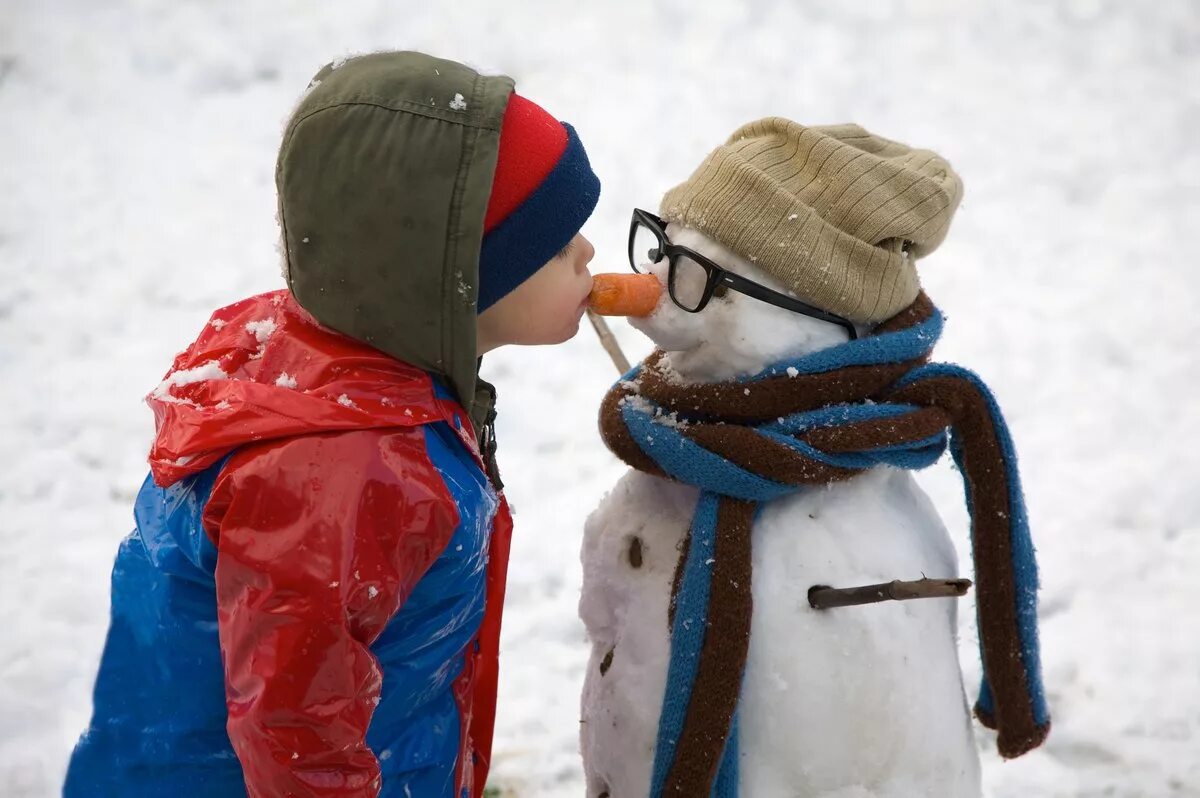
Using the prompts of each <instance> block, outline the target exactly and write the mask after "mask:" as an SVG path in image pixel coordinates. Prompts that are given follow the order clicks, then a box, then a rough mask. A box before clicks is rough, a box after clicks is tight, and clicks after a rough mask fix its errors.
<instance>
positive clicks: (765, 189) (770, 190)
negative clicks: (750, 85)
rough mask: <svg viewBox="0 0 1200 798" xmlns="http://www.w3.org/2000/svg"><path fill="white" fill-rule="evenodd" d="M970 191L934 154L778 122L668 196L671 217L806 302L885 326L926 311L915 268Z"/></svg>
mask: <svg viewBox="0 0 1200 798" xmlns="http://www.w3.org/2000/svg"><path fill="white" fill-rule="evenodd" d="M962 191H963V187H962V181H961V180H960V179H959V177H958V175H957V174H955V172H954V170H953V169H951V168H950V164H948V163H947V162H946V161H945V160H943V159H942V158H941V157H939V156H938V155H937V154H936V153H933V152H930V151H929V150H915V149H912V148H911V147H908V146H906V145H904V144H900V143H899V142H895V141H891V140H889V139H885V138H883V137H881V136H876V135H874V134H873V133H868V132H867V131H866V130H864V129H863V128H861V127H859V126H858V125H853V124H847V125H825V126H820V127H806V126H804V125H800V124H797V123H795V122H792V121H789V120H787V119H781V118H779V117H768V118H766V119H760V120H758V121H756V122H751V123H749V124H747V125H743V126H742V127H740V128H738V130H736V131H735V132H734V134H733V135H732V136H730V137H729V140H728V141H726V142H725V144H724V145H723V146H720V147H718V148H717V149H715V150H713V152H712V153H711V154H710V155H709V156H708V157H707V158H706V159H705V160H704V163H702V164H700V168H698V169H697V170H696V171H695V172H694V173H693V174H692V176H691V177H690V178H688V179H687V180H686V181H685V182H683V183H681V184H680V185H678V186H676V187H675V188H673V189H671V190H670V191H668V192H667V193H666V195H665V196H664V197H663V201H662V206H661V209H660V215H661V216H662V217H663V218H664V219H666V220H668V221H674V222H680V223H682V224H684V225H686V226H688V227H692V228H695V229H697V230H700V231H701V232H703V233H705V234H706V235H709V236H711V237H712V238H714V239H716V240H717V241H719V242H720V243H721V244H724V245H725V246H726V247H728V248H730V249H731V250H733V251H734V252H737V253H738V254H739V255H742V256H743V257H745V258H748V259H749V260H750V261H752V262H753V263H755V264H756V265H757V266H759V267H760V268H762V269H763V270H764V271H766V272H768V273H769V274H771V275H773V276H774V277H776V278H778V279H779V280H780V281H782V282H783V284H784V285H786V286H787V287H788V288H790V289H792V290H794V291H795V292H796V294H797V296H799V297H800V298H801V299H803V300H805V301H806V302H809V303H810V304H813V305H815V306H817V307H819V308H822V309H824V310H827V311H829V312H831V313H836V314H838V315H840V316H844V317H846V318H849V319H851V320H853V321H857V322H861V323H873V322H880V321H884V320H886V319H888V318H891V317H892V316H893V315H895V314H896V313H897V312H899V311H900V310H902V309H904V308H905V307H907V306H908V305H909V304H911V303H912V301H913V300H914V299H916V297H917V292H918V291H919V290H920V283H919V281H918V279H917V270H916V267H915V264H914V260H915V259H916V258H920V257H924V256H925V255H928V254H929V253H930V252H933V251H934V250H935V249H937V246H938V245H939V244H940V243H941V242H942V239H944V238H945V237H946V231H947V230H948V228H949V227H950V219H951V217H952V216H953V215H954V211H955V209H956V208H957V207H958V202H959V200H960V199H961V198H962ZM905 242H909V243H908V245H907V246H905ZM906 250H907V251H906Z"/></svg>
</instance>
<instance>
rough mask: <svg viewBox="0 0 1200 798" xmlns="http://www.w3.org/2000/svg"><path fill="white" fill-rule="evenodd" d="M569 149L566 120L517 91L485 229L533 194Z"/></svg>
mask: <svg viewBox="0 0 1200 798" xmlns="http://www.w3.org/2000/svg"><path fill="white" fill-rule="evenodd" d="M566 149H567V131H566V128H564V127H563V126H562V123H561V122H559V121H558V120H557V119H555V118H554V117H553V116H551V115H550V114H548V113H547V112H546V111H545V110H544V109H543V108H542V107H541V106H540V105H538V104H537V103H534V102H530V101H529V100H527V99H525V98H524V97H522V96H521V95H519V94H517V93H516V92H514V93H513V94H512V96H510V97H509V99H508V106H507V107H506V108H505V109H504V121H503V122H502V123H501V127H500V152H499V155H498V156H497V158H496V173H495V176H494V177H493V178H492V194H491V197H490V198H489V199H488V206H487V213H486V214H484V217H483V231H484V233H490V232H491V231H492V230H493V229H495V227H496V225H498V224H500V223H501V222H503V221H504V220H505V219H506V218H508V215H509V214H511V213H512V212H513V211H515V210H516V209H517V208H518V207H520V205H521V203H523V202H524V201H525V200H526V199H528V198H529V195H530V194H532V193H533V192H534V190H535V189H536V188H537V187H538V186H539V185H541V183H542V181H543V180H545V179H546V176H547V175H549V174H550V172H551V170H553V169H554V166H555V165H556V164H557V163H558V161H559V159H560V158H561V157H562V154H563V152H564V151H565V150H566Z"/></svg>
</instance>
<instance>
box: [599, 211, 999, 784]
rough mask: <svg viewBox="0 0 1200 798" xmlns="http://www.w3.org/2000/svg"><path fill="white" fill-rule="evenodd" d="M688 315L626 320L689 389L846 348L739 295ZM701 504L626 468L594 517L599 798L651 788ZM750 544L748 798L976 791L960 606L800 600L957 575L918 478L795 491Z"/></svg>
mask: <svg viewBox="0 0 1200 798" xmlns="http://www.w3.org/2000/svg"><path fill="white" fill-rule="evenodd" d="M669 232H671V231H669ZM672 239H673V240H678V241H680V242H681V243H685V245H687V246H691V247H693V248H694V249H697V250H700V251H702V252H704V254H707V255H709V256H710V257H712V258H713V259H714V260H717V261H718V262H721V263H722V265H723V266H725V267H726V268H730V269H731V270H734V271H738V272H739V273H742V274H743V275H745V276H748V277H750V278H751V279H755V280H757V281H759V282H762V283H764V284H768V285H770V280H769V279H768V278H766V277H765V276H764V275H762V274H760V273H756V270H755V269H754V268H753V267H752V266H751V265H750V264H747V263H744V262H742V261H739V260H738V259H737V258H736V256H733V255H732V254H730V253H728V252H727V251H725V250H723V249H721V248H720V247H719V245H716V244H715V243H714V242H712V241H710V240H708V239H707V238H705V237H703V236H702V235H700V234H699V233H696V231H692V230H686V229H676V230H674V231H673V236H672ZM771 287H775V286H774V285H772V286H771ZM667 302H669V300H667ZM706 312H707V310H706ZM781 314H786V315H781ZM689 315H690V316H692V318H685V317H682V316H680V315H679V314H677V313H675V312H674V310H673V309H672V308H670V307H666V306H662V307H661V308H660V311H656V313H655V314H654V315H653V316H651V317H649V318H648V319H647V320H644V321H642V322H639V324H637V325H635V326H639V328H641V329H643V331H644V332H646V333H647V334H649V335H650V336H651V337H652V338H654V339H655V340H656V341H657V342H659V343H660V345H662V344H666V345H665V346H663V348H664V349H667V351H668V358H669V359H670V361H671V362H672V364H673V365H674V367H675V368H676V370H677V371H678V373H679V376H680V378H681V379H693V380H697V381H703V380H718V379H728V378H729V377H731V376H736V375H737V374H746V373H753V372H754V371H756V370H758V369H760V368H761V367H762V366H764V365H766V363H769V362H772V361H773V360H781V359H783V358H784V357H788V356H795V355H797V354H803V353H805V352H808V351H815V350H816V349H820V348H823V347H824V346H828V345H831V344H832V343H836V342H837V340H836V336H837V335H839V334H841V335H844V333H840V331H831V330H829V329H828V328H829V327H830V326H831V325H828V324H825V323H823V322H817V321H815V320H812V319H808V318H806V317H797V316H795V314H787V312H786V311H780V310H779V309H778V308H774V307H773V306H770V305H765V304H764V303H761V302H756V300H753V299H749V298H746V297H735V296H733V295H731V296H730V297H728V298H727V299H725V300H723V301H722V303H721V304H720V305H718V306H717V308H716V312H715V313H714V314H712V315H711V316H710V317H709V318H708V319H705V320H703V321H699V320H698V317H700V316H702V315H703V314H689ZM689 325H690V326H689ZM714 328H716V329H714ZM764 336H765V337H764ZM830 336H834V337H830ZM693 342H694V343H693ZM689 344H693V345H689ZM667 346H674V347H676V350H675V351H672V350H671V349H668V348H667ZM698 498H699V491H698V490H697V489H696V488H694V487H691V486H688V485H683V484H680V483H677V482H673V481H670V480H667V479H664V478H661V477H657V476H652V475H649V474H645V473H641V472H638V471H634V470H630V471H629V472H628V473H626V474H625V475H624V476H623V477H622V478H621V479H620V481H619V482H618V483H617V485H616V486H615V487H614V488H613V490H612V491H610V492H609V493H608V494H607V495H606V496H605V498H604V499H603V500H602V502H601V504H600V506H599V507H598V508H597V509H596V510H595V511H594V512H593V513H592V515H591V516H590V517H589V519H588V521H587V523H586V526H585V531H584V542H583V552H582V559H583V592H582V596H581V601H580V614H581V617H582V619H583V621H584V625H585V627H586V628H587V633H588V636H589V639H590V641H591V646H592V648H591V658H590V661H589V663H588V667H587V671H586V676H585V684H584V690H583V698H582V716H581V738H580V741H581V750H582V753H583V761H584V770H585V775H586V778H587V795H588V796H589V798H601V796H605V795H607V796H608V798H641V797H642V796H646V795H648V794H649V789H650V778H651V770H652V766H653V760H654V750H655V743H656V737H657V731H658V720H659V712H660V709H661V706H662V700H663V691H664V688H665V685H666V675H667V665H668V661H669V658H670V636H669V628H670V627H669V624H668V617H667V608H668V603H669V601H670V596H671V589H672V582H673V577H674V574H675V568H676V564H677V562H678V560H679V556H680V550H681V547H682V543H683V540H684V538H685V536H686V534H687V532H688V529H689V528H690V525H691V521H692V515H693V511H694V509H695V506H696V502H697V500H698ZM751 540H752V566H753V571H752V591H751V595H752V597H753V603H754V611H753V618H752V622H751V633H750V647H749V654H748V658H747V662H746V670H745V674H744V678H743V683H742V692H741V697H740V700H739V704H738V724H739V740H738V746H739V747H738V751H739V795H741V796H744V797H746V798H776V796H778V797H779V798H785V797H786V798H809V797H812V798H816V797H817V796H821V797H822V798H915V797H917V796H939V798H976V797H977V796H979V795H981V787H980V772H979V759H978V754H977V752H976V749H975V744H974V736H973V731H972V727H971V720H970V714H969V711H968V707H967V703H966V699H965V695H964V690H963V683H962V675H961V671H960V668H959V662H958V653H957V642H956V630H957V624H956V613H957V600H955V599H920V600H911V601H903V602H896V601H891V602H883V603H877V604H869V605H865V606H858V607H845V608H838V609H830V610H814V609H812V608H811V607H810V606H809V604H808V589H809V588H810V587H811V586H813V585H816V584H823V585H833V586H837V587H850V586H858V585H865V584H872V583H878V582H887V581H890V580H893V579H919V578H921V577H922V576H923V575H925V576H929V577H936V578H951V577H954V576H955V575H956V570H957V557H956V553H955V549H954V545H953V543H952V542H951V540H950V537H949V535H948V534H947V531H946V528H945V526H944V525H943V523H942V522H941V520H940V518H939V517H938V514H937V512H936V510H935V509H934V507H933V506H932V504H931V502H930V501H929V499H928V497H927V496H926V495H925V493H924V492H923V491H922V490H921V489H920V487H919V486H918V485H917V484H916V482H915V481H914V480H913V478H912V475H911V474H910V473H909V472H906V471H902V470H898V469H895V468H892V467H890V466H878V467H876V468H873V469H870V470H868V471H866V472H864V473H862V474H860V475H858V476H856V477H854V478H852V479H850V480H847V481H844V482H835V483H831V484H829V485H820V486H811V487H806V488H802V489H800V490H798V491H797V492H795V493H792V494H789V495H787V496H785V497H782V498H779V499H776V500H774V501H771V502H768V503H766V504H765V505H763V506H762V507H761V508H760V512H759V513H758V515H757V516H756V519H755V522H754V525H753V528H752V533H751ZM703 698H704V697H703V696H693V700H703ZM697 798H703V797H702V796H698V797H697Z"/></svg>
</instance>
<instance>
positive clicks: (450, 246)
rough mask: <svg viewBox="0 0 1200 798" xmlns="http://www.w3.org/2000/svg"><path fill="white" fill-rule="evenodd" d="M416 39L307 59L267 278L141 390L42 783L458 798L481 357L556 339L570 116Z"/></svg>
mask: <svg viewBox="0 0 1200 798" xmlns="http://www.w3.org/2000/svg"><path fill="white" fill-rule="evenodd" d="M512 90H513V83H512V81H511V79H509V78H507V77H503V76H490V77H485V76H482V75H479V74H477V73H476V72H474V71H473V70H471V69H469V68H467V67H465V66H463V65H461V64H457V63H454V62H451V61H444V60H439V59H435V58H431V57H429V56H426V55H422V54H419V53H377V54H373V55H368V56H363V57H359V58H354V59H351V60H349V61H347V62H345V63H344V64H341V65H333V64H331V65H328V66H326V67H325V68H324V69H322V70H321V71H320V72H318V73H317V75H316V77H315V78H314V80H313V83H312V85H311V86H310V88H309V91H308V93H307V94H306V95H305V97H304V98H303V99H302V100H301V102H300V105H299V107H298V108H297V109H296V111H295V112H294V114H293V116H292V118H291V120H290V122H289V124H288V126H287V129H286V132H285V134H284V138H283V143H282V145H281V148H280V152H279V159H278V164H277V169H276V183H277V187H278V191H279V221H280V225H281V227H282V231H283V247H284V257H285V272H286V277H287V283H288V289H289V290H286V291H285V290H280V291H274V292H270V293H267V294H263V295H260V296H255V297H251V298H249V299H245V300H242V301H240V302H237V303H235V304H233V305H230V306H228V307H225V308H221V309H219V310H217V311H216V312H215V313H214V314H213V316H212V319H211V321H210V322H209V324H208V325H207V326H206V327H205V329H204V331H203V332H202V333H201V334H200V336H199V337H198V339H197V340H196V341H195V342H194V343H193V344H192V345H191V346H189V347H188V349H187V350H186V351H184V352H182V353H180V354H179V355H178V356H177V357H176V358H175V362H174V365H173V366H172V369H171V371H169V372H168V374H167V376H166V378H165V379H164V381H163V382H162V384H161V385H159V386H158V388H156V389H155V390H154V391H153V392H152V393H151V394H150V396H149V397H148V398H147V399H148V402H149V403H150V405H151V407H152V408H153V410H154V414H155V420H156V425H157V437H156V440H155V442H154V445H153V448H152V450H151V452H150V465H151V474H150V476H149V477H148V478H147V480H146V483H145V484H144V486H143V487H142V490H141V492H140V494H139V496H138V498H137V502H136V506H135V518H136V521H137V528H136V529H135V531H134V532H133V534H131V535H130V536H129V537H128V538H127V539H126V540H125V541H124V542H123V543H122V545H121V549H120V551H119V553H118V555H117V561H116V565H115V567H114V570H113V591H112V623H111V626H110V629H109V633H108V639H107V641H106V644H105V649H104V654H103V658H102V661H101V663H100V670H99V674H98V676H97V680H96V688H95V701H94V716H93V719H92V722H91V723H90V724H89V726H88V729H87V730H86V731H85V732H84V734H83V735H82V737H81V738H80V741H79V743H78V745H77V746H76V749H75V752H74V754H73V756H72V759H71V763H70V767H69V771H68V774H67V780H66V786H65V788H64V794H65V795H67V796H71V797H73V796H89V798H92V797H95V796H139V798H149V797H152V796H167V795H169V796H172V798H194V797H197V798H198V797H200V796H214V798H215V797H216V796H220V798H229V797H230V796H237V795H248V796H251V797H252V798H266V797H267V796H270V797H271V798H276V797H282V796H339V798H341V797H346V798H349V797H352V796H353V797H355V798H357V797H358V796H363V797H364V798H365V797H366V796H405V797H406V798H407V797H408V796H412V797H413V798H436V797H437V796H448V797H452V798H459V797H460V796H475V797H477V796H479V795H481V794H482V792H483V787H484V781H485V779H486V776H487V769H488V760H489V756H490V749H491V736H492V725H493V718H494V706H495V694H496V675H497V645H498V641H499V630H500V611H501V604H502V600H503V596H504V578H505V569H506V566H507V558H508V542H509V535H510V530H511V520H510V516H509V513H508V509H507V506H506V504H505V501H504V497H503V494H502V493H501V492H500V490H501V488H502V485H501V483H500V480H499V477H498V474H497V472H496V468H495V461H494V451H495V445H494V442H493V440H492V422H493V419H494V416H495V413H494V410H493V406H494V400H495V393H494V391H493V390H492V388H491V386H489V385H488V384H487V383H484V382H482V381H481V380H479V379H478V364H479V356H480V355H481V354H482V353H484V352H486V351H488V350H491V349H494V348H496V347H498V346H502V345H505V344H552V343H559V342H562V341H565V340H567V339H568V338H570V337H571V336H573V335H574V334H575V332H576V330H577V328H578V324H579V320H580V317H581V316H582V314H583V312H584V308H585V304H584V303H585V301H586V297H587V295H588V292H589V290H590V288H591V278H590V275H589V273H588V270H587V264H588V262H589V261H590V260H591V258H592V255H593V250H592V247H591V245H590V244H589V243H588V241H587V240H586V239H585V238H583V237H582V236H581V235H579V234H578V231H579V228H580V227H581V226H582V225H583V223H584V221H585V220H586V219H587V217H588V216H589V215H590V214H591V212H592V210H593V209H594V207H595V204H596V200H597V198H598V196H599V190H600V185H599V181H598V180H597V178H596V176H595V175H594V174H593V173H592V170H591V168H590V166H589V165H588V160H587V156H586V154H585V152H584V150H583V147H582V145H581V144H580V142H579V140H578V138H577V137H576V136H575V133H574V131H573V129H572V128H571V127H570V126H568V125H566V124H563V123H560V122H558V121H556V120H555V119H554V118H553V117H551V116H550V115H548V114H547V113H546V112H545V111H544V110H542V109H541V108H540V107H538V106H537V105H535V104H534V103H532V102H530V101H528V100H526V99H524V98H522V97H520V96H519V95H517V94H515V93H513V91H512Z"/></svg>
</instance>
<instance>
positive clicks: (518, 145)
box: [477, 93, 600, 313]
mask: <svg viewBox="0 0 1200 798" xmlns="http://www.w3.org/2000/svg"><path fill="white" fill-rule="evenodd" d="M599 198H600V179H599V178H597V177H596V174H595V173H594V172H593V171H592V167H591V165H590V164H589V163H588V157H587V153H586V152H585V151H584V149H583V144H582V143H580V141H579V137H578V136H577V135H576V134H575V128H573V127H571V126H570V125H568V124H567V123H566V122H559V121H558V120H557V119H555V118H554V117H552V116H551V115H550V114H548V113H547V112H546V111H545V110H544V109H543V108H542V107H541V106H539V105H537V104H536V103H533V102H531V101H529V100H527V99H525V98H524V97H522V96H521V95H519V94H516V93H514V94H512V95H511V96H510V97H509V100H508V106H507V107H506V108H505V111H504V120H503V122H502V124H501V127H500V151H499V155H498V156H497V160H496V173H495V176H494V177H493V179H492V193H491V197H490V198H489V200H488V206H487V212H486V214H485V215H484V220H483V231H484V235H483V246H482V249H481V252H480V256H479V300H478V304H477V308H478V312H479V313H482V312H483V311H485V310H487V309H488V308H489V307H491V306H492V305H494V304H495V303H496V302H497V301H499V300H500V299H501V298H502V297H503V296H504V295H505V294H508V293H509V292H511V291H512V290H513V289H515V288H516V287H517V286H518V285H520V284H521V283H523V282H524V281H525V280H527V279H529V278H530V277H532V276H533V274H534V272H536V271H537V270H538V269H540V268H541V267H542V266H544V265H545V264H546V262H547V261H549V260H550V259H551V258H553V257H554V256H555V255H556V254H557V253H558V252H559V251H560V250H562V248H563V247H565V246H566V245H567V243H568V242H569V241H570V240H571V239H572V238H574V237H575V234H576V233H578V232H579V229H580V228H581V227H583V223H584V222H585V221H587V218H588V217H589V216H591V214H592V211H593V210H594V209H595V207H596V201H597V200H598V199H599Z"/></svg>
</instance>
